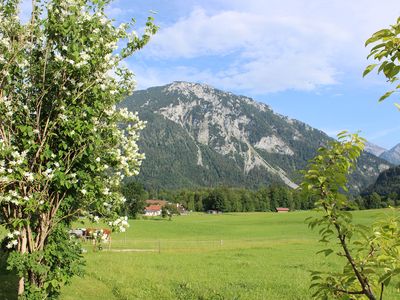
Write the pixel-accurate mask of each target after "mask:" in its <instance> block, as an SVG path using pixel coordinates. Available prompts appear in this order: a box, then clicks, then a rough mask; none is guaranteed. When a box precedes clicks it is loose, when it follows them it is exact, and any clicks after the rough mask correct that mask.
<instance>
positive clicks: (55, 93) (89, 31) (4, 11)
mask: <svg viewBox="0 0 400 300" xmlns="http://www.w3.org/2000/svg"><path fill="white" fill-rule="evenodd" d="M19 2H20V1H19V0H0V115H1V119H0V224H1V225H3V226H5V228H6V229H7V230H8V231H9V233H8V235H7V237H6V240H5V241H4V242H3V245H5V247H6V248H8V249H9V251H10V253H11V254H10V257H9V260H8V261H9V267H10V268H12V269H15V270H16V271H17V273H18V275H19V278H20V280H19V287H18V294H19V295H20V296H23V295H25V296H26V295H28V294H29V293H31V294H32V293H39V294H40V293H42V294H41V295H49V294H51V293H52V292H54V290H57V289H58V288H59V285H60V284H61V283H63V282H66V281H67V279H68V276H70V275H72V274H74V271H73V270H70V269H68V271H65V270H66V269H65V268H64V269H63V267H62V262H59V264H58V266H55V265H54V261H55V260H54V257H55V256H57V255H56V254H55V252H57V247H59V246H60V245H62V243H61V242H64V243H68V241H67V240H68V236H67V235H65V234H64V233H65V230H64V229H62V226H65V224H69V223H70V222H71V221H72V220H74V218H76V217H77V216H81V215H87V216H89V217H91V218H93V219H98V218H99V217H103V218H108V219H109V220H110V225H112V226H113V227H114V228H116V229H117V230H125V227H126V226H127V222H126V220H125V219H124V218H119V217H118V212H119V208H120V206H121V204H122V203H123V202H124V198H123V197H122V195H121V194H120V192H119V191H120V188H119V183H120V181H121V179H122V178H123V177H124V176H132V175H136V174H137V173H138V170H139V166H140V163H141V161H142V159H143V158H144V156H143V154H140V153H139V152H138V146H137V144H136V142H137V139H138V131H139V130H140V129H142V128H143V126H144V124H143V122H141V121H140V120H139V119H138V116H137V115H136V114H133V113H131V112H128V111H127V110H126V109H117V108H116V106H115V105H116V104H117V103H119V102H120V101H121V100H122V99H123V98H125V97H126V96H127V95H128V94H129V93H130V92H131V91H132V90H133V88H134V81H133V74H132V73H131V72H130V71H129V70H127V69H126V68H124V67H121V64H120V63H121V62H122V61H123V60H124V59H125V58H127V57H129V56H130V55H132V54H133V53H134V52H135V51H136V50H138V49H140V48H142V47H143V46H144V45H145V44H146V43H147V42H148V40H149V38H150V36H151V35H152V34H154V33H155V32H156V30H157V28H156V26H155V25H154V24H153V23H152V20H151V18H149V20H148V22H147V23H146V27H145V31H144V34H143V35H142V36H141V37H138V36H137V35H136V34H135V32H134V31H132V26H133V23H134V22H133V21H132V22H131V23H128V24H121V25H120V26H119V27H116V26H114V23H113V20H111V19H109V18H108V17H107V16H106V14H105V8H106V6H107V5H108V4H109V3H110V2H111V0H92V1H89V0H33V1H32V6H33V7H32V15H31V19H30V21H29V22H27V23H23V22H21V21H20V20H19V18H18V7H19ZM60 228H61V229H60ZM60 230H61V231H60ZM56 233H57V234H56ZM60 241H61V242H60ZM54 245H56V246H54ZM67 248H68V249H71V248H70V246H68V245H67V246H66V247H65V249H67ZM65 249H64V250H65ZM74 255H75V254H74ZM74 255H71V256H69V257H70V258H71V259H72V257H75V258H76V259H78V257H79V255H77V254H76V255H75V256H74ZM72 260H73V259H72ZM59 270H64V271H65V272H64V273H63V274H62V275H57V274H56V273H57V272H60V271H59ZM43 293H44V294H43ZM32 295H33V294H32ZM27 297H30V296H27ZM41 299H43V297H42V298H41Z"/></svg>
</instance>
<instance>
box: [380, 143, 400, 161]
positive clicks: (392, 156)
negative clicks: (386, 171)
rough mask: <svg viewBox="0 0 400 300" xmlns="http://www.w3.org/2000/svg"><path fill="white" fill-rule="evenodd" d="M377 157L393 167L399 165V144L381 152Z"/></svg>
mask: <svg viewBox="0 0 400 300" xmlns="http://www.w3.org/2000/svg"><path fill="white" fill-rule="evenodd" d="M379 157H380V158H383V159H385V160H387V161H388V162H390V163H392V164H394V165H400V144H397V145H396V146H394V147H393V148H392V149H390V150H388V151H385V152H383V153H382V154H380V156H379Z"/></svg>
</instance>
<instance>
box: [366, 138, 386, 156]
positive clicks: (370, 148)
mask: <svg viewBox="0 0 400 300" xmlns="http://www.w3.org/2000/svg"><path fill="white" fill-rule="evenodd" d="M364 151H366V152H368V153H371V154H373V155H375V156H377V157H380V155H381V154H383V153H384V152H386V151H387V150H386V149H385V148H382V147H380V146H378V145H375V144H373V143H370V142H366V143H365V148H364Z"/></svg>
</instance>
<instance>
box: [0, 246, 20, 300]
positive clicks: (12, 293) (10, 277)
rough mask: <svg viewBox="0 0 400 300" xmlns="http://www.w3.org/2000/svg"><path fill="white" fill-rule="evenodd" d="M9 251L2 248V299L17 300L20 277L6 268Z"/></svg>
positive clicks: (0, 279) (0, 260)
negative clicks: (3, 250) (6, 251)
mask: <svg viewBox="0 0 400 300" xmlns="http://www.w3.org/2000/svg"><path fill="white" fill-rule="evenodd" d="M7 256H8V255H7V253H4V252H2V251H1V250H0V299H2V300H16V299H18V296H17V284H18V277H17V276H16V275H15V274H14V273H13V272H10V271H8V270H7V269H6V267H7V262H6V261H7Z"/></svg>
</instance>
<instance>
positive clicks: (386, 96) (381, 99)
mask: <svg viewBox="0 0 400 300" xmlns="http://www.w3.org/2000/svg"><path fill="white" fill-rule="evenodd" d="M394 92H395V91H389V92H386V93H385V94H384V95H383V96H382V97H380V98H379V102H382V101H383V100H385V99H386V98H388V97H390V96H391V95H392V94H393V93H394Z"/></svg>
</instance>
